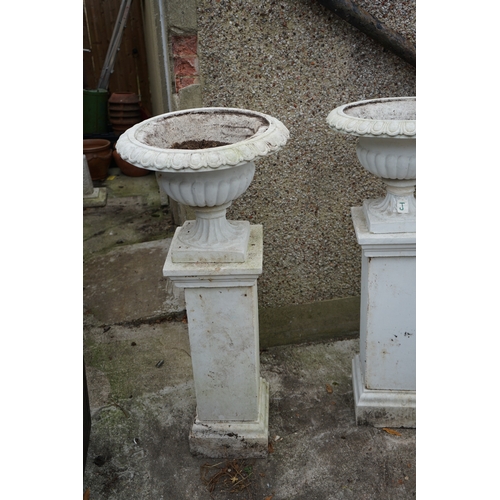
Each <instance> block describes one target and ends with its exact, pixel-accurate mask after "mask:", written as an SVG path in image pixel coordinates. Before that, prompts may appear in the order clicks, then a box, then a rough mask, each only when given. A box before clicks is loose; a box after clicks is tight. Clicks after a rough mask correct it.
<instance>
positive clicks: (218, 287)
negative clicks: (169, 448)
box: [163, 225, 269, 458]
mask: <svg viewBox="0 0 500 500" xmlns="http://www.w3.org/2000/svg"><path fill="white" fill-rule="evenodd" d="M250 228H251V229H250V238H249V242H248V251H247V260H246V261H245V262H242V263H221V262H219V263H207V262H197V263H194V262H191V263H179V262H172V255H171V251H169V253H168V256H167V260H166V262H165V265H164V267H163V275H164V276H168V277H169V278H170V280H171V281H172V282H173V283H174V284H175V285H176V286H178V287H180V288H184V289H185V296H186V310H187V315H188V326H189V341H190V345H191V358H192V363H193V374H194V384H195V390H196V404H197V415H196V419H195V422H194V425H193V427H192V429H191V433H190V436H189V442H190V448H191V452H192V453H193V454H195V455H202V456H206V457H211V458H254V457H256V458H262V457H265V456H266V455H267V449H268V413H269V409H268V404H269V403H268V402H269V388H268V384H267V383H266V382H265V381H264V380H263V379H261V377H260V359H259V319H258V302H257V278H258V277H259V276H260V275H261V273H262V249H263V247H262V226H258V225H254V226H250ZM179 231H180V228H178V229H177V230H176V233H175V236H174V238H173V240H172V245H171V247H170V248H171V249H172V248H175V245H176V238H177V237H178V234H179Z"/></svg>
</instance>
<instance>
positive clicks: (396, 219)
mask: <svg viewBox="0 0 500 500" xmlns="http://www.w3.org/2000/svg"><path fill="white" fill-rule="evenodd" d="M381 201H382V200H365V201H364V202H363V213H364V216H365V218H366V223H367V226H368V231H370V233H375V234H380V233H382V234H386V233H414V232H416V230H417V219H416V216H415V214H414V213H387V212H383V213H379V212H377V210H376V209H374V208H373V206H374V205H375V206H377V205H380V203H381Z"/></svg>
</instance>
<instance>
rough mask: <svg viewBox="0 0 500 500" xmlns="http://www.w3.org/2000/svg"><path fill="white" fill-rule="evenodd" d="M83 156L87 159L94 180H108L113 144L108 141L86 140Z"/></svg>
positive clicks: (84, 141)
mask: <svg viewBox="0 0 500 500" xmlns="http://www.w3.org/2000/svg"><path fill="white" fill-rule="evenodd" d="M83 154H84V155H85V156H86V157H87V163H88V166H89V172H90V177H91V178H92V180H93V181H103V180H104V179H106V177H107V176H108V169H109V165H110V163H111V154H112V152H111V143H110V142H109V141H107V140H106V139H84V140H83Z"/></svg>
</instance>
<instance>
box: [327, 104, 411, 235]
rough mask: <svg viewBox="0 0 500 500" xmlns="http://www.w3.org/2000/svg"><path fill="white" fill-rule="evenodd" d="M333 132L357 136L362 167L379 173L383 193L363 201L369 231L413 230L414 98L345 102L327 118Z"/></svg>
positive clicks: (394, 231) (375, 173)
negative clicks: (383, 185)
mask: <svg viewBox="0 0 500 500" xmlns="http://www.w3.org/2000/svg"><path fill="white" fill-rule="evenodd" d="M327 122H328V124H329V126H330V127H331V128H332V129H333V130H334V131H336V132H340V133H343V134H349V135H354V136H357V137H358V141H357V145H356V153H357V156H358V159H359V161H360V163H361V165H362V166H363V167H364V168H366V170H368V171H369V172H371V173H372V174H373V175H376V176H377V177H380V178H381V179H382V180H383V182H384V183H385V185H386V196H385V198H381V199H378V200H365V202H364V203H363V210H364V214H365V217H366V220H367V224H368V230H369V231H370V232H372V233H401V232H415V231H416V200H415V186H416V182H417V173H416V139H417V131H416V98H415V97H389V98H382V99H371V100H367V101H358V102H353V103H350V104H344V105H343V106H339V107H338V108H335V109H334V110H333V111H331V112H330V114H329V115H328V117H327Z"/></svg>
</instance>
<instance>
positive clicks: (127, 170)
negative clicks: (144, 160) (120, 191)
mask: <svg viewBox="0 0 500 500" xmlns="http://www.w3.org/2000/svg"><path fill="white" fill-rule="evenodd" d="M113 160H114V161H115V163H116V166H117V167H118V168H119V169H120V171H121V172H122V174H124V175H127V176H129V177H142V176H143V175H148V174H150V173H151V170H146V169H145V168H139V167H136V166H135V165H132V164H131V163H129V162H128V161H125V160H124V159H123V158H122V157H121V156H120V154H119V153H118V151H116V150H115V151H113Z"/></svg>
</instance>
